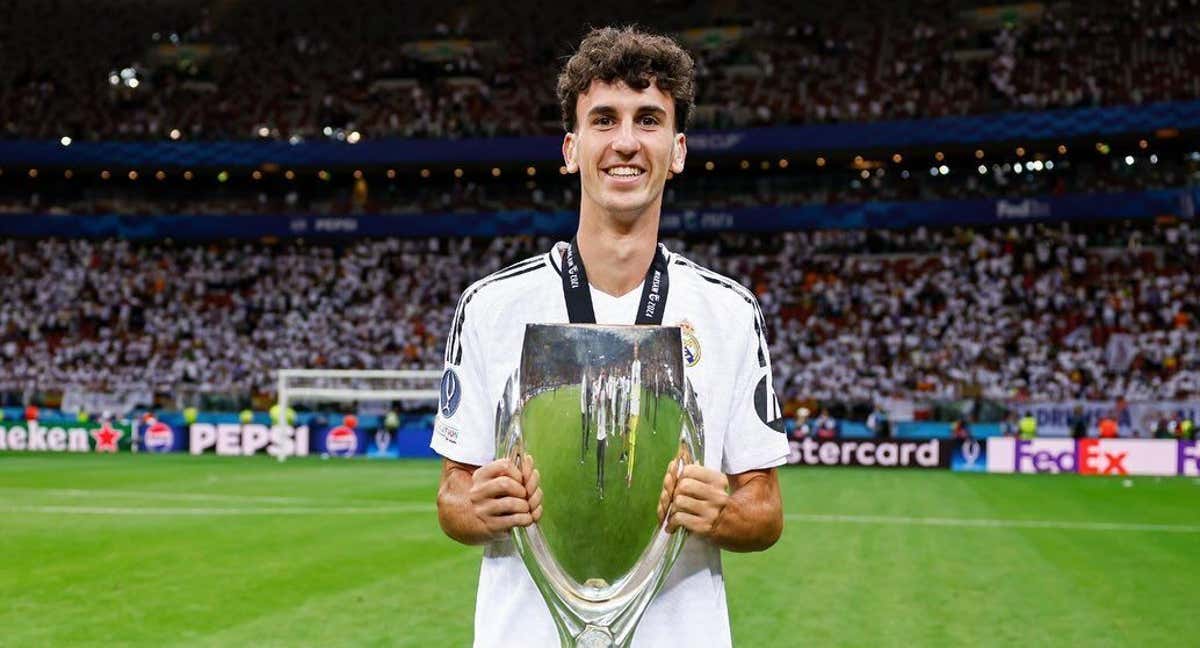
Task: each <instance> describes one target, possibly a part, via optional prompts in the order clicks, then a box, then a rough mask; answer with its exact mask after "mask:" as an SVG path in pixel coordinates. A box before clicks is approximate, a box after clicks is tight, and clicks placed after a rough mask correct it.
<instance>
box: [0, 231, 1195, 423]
mask: <svg viewBox="0 0 1200 648" xmlns="http://www.w3.org/2000/svg"><path fill="white" fill-rule="evenodd" d="M549 243H550V240H549V239H535V238H532V237H515V238H506V237H500V238H494V239H488V240H484V239H416V240H414V239H408V240H404V239H383V240H367V241H358V242H350V243H345V244H338V243H334V242H329V243H320V242H317V243H314V242H305V241H302V240H291V241H286V242H280V243H276V244H263V243H251V242H225V243H210V244H173V243H170V242H144V243H139V242H130V241H123V240H111V239H110V240H100V241H87V240H69V241H61V240H39V241H15V240H8V241H5V242H3V243H0V273H2V274H4V275H5V276H9V277H15V280H10V281H8V282H5V284H4V285H3V286H2V287H0V296H2V299H3V302H4V303H5V304H7V305H8V307H7V308H6V309H4V311H3V312H0V355H2V356H3V358H4V362H3V363H0V367H2V368H0V391H4V392H7V393H8V394H9V398H10V399H12V398H13V397H14V396H16V395H18V394H20V393H23V392H24V391H25V390H31V391H33V392H48V391H55V390H63V389H66V388H69V387H72V386H75V387H82V388H87V389H92V390H113V391H146V392H154V393H159V394H163V395H172V394H175V395H178V394H186V393H195V392H202V393H213V392H217V393H220V392H227V393H241V394H250V393H269V392H270V391H271V390H273V388H274V382H273V381H274V376H273V373H272V371H273V370H274V369H276V368H278V367H281V366H311V367H324V368H385V367H386V368H418V367H430V366H437V365H438V364H439V359H440V358H441V355H442V351H441V346H442V344H443V343H444V335H443V334H442V332H443V331H444V330H445V329H446V326H448V324H449V320H450V317H451V316H452V313H453V309H454V304H455V303H456V299H457V295H458V294H459V292H460V291H461V290H462V289H463V287H464V286H465V285H466V284H467V283H469V280H470V278H471V277H476V276H481V275H482V274H484V273H486V272H487V271H489V270H491V269H494V268H497V267H501V266H502V265H505V264H507V263H508V262H511V261H513V260H516V259H520V258H524V257H527V256H530V255H532V254H535V253H537V252H540V251H542V250H544V249H547V248H548V247H549ZM668 245H669V246H670V247H672V249H675V250H677V251H680V252H683V253H684V254H687V255H689V256H691V257H692V258H693V259H694V260H696V261H698V262H699V263H701V264H704V265H708V266H710V267H713V268H714V269H716V270H718V271H721V272H724V273H727V274H729V275H731V276H735V277H742V278H744V280H745V281H746V282H747V283H748V284H749V287H751V288H752V289H753V290H754V291H755V293H756V294H757V295H758V297H759V299H760V301H761V304H762V307H763V311H764V314H765V315H766V317H767V320H768V325H769V328H770V332H769V339H770V340H771V345H772V357H773V362H774V365H775V368H776V376H777V384H776V389H777V390H778V391H779V393H780V396H781V398H782V399H783V400H785V401H786V402H787V403H789V409H795V407H797V406H798V404H800V403H802V402H808V401H819V402H822V403H825V404H829V403H839V404H843V405H846V404H853V405H862V404H864V403H867V404H869V403H871V402H872V401H874V400H875V399H879V398H890V397H902V398H907V399H914V400H928V401H933V400H957V399H963V398H985V399H992V400H997V401H1003V400H1007V399H1011V398H1023V399H1034V400H1048V399H1054V400H1062V399H1066V400H1069V399H1073V398H1090V399H1103V398H1116V397H1123V398H1127V399H1130V400H1135V399H1174V398H1179V399H1184V398H1196V397H1198V396H1200V326H1198V325H1197V320H1198V318H1200V311H1198V309H1197V305H1196V301H1195V300H1194V299H1192V298H1191V295H1194V294H1195V293H1196V291H1197V290H1200V273H1198V272H1197V271H1196V266H1195V261H1194V260H1195V259H1196V258H1200V232H1197V231H1196V229H1195V228H1194V226H1192V225H1191V224H1189V223H1160V224H1154V223H1148V224H1141V225H1130V224H1123V223H1114V224H1109V225H1106V226H1101V225H1089V224H1082V225H1076V226H1075V227H1071V226H1068V225H1065V224H1064V225H1061V226H1041V225H1038V226H1034V225H1026V226H1020V227H1011V228H986V229H970V228H956V229H945V230H925V229H918V230H913V231H887V230H883V231H863V230H847V231H815V232H792V233H785V234H783V235H781V236H777V237H770V238H763V237H757V236H750V235H745V234H736V235H720V236H711V237H700V238H691V239H689V240H678V239H677V240H671V241H669V242H668ZM701 334H702V332H701Z"/></svg>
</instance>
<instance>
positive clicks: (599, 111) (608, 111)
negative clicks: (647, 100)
mask: <svg viewBox="0 0 1200 648" xmlns="http://www.w3.org/2000/svg"><path fill="white" fill-rule="evenodd" d="M634 113H635V114H646V113H652V114H655V115H662V116H666V114H667V111H666V110H664V109H663V108H662V107H661V106H656V105H654V104H644V105H641V106H638V107H637V110H635V111H634ZM615 114H617V109H616V107H614V106H609V105H607V104H601V105H599V106H592V108H591V109H590V110H588V111H587V116H588V117H591V116H593V115H615Z"/></svg>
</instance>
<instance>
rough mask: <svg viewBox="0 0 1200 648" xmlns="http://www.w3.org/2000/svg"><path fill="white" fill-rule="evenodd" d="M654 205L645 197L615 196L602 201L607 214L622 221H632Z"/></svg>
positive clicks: (652, 201) (651, 200)
mask: <svg viewBox="0 0 1200 648" xmlns="http://www.w3.org/2000/svg"><path fill="white" fill-rule="evenodd" d="M652 205H654V200H653V199H649V198H647V197H646V196H641V195H639V196H616V197H612V196H610V197H609V200H606V201H604V208H605V210H606V211H608V212H609V213H612V214H615V215H617V216H618V217H619V218H621V219H622V220H634V219H636V218H637V217H638V216H639V215H641V214H642V213H644V212H645V211H646V210H647V209H649V208H650V207H651V206H652Z"/></svg>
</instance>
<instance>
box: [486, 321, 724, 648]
mask: <svg viewBox="0 0 1200 648" xmlns="http://www.w3.org/2000/svg"><path fill="white" fill-rule="evenodd" d="M680 340H681V338H680V330H679V328H678V327H661V326H596V325H591V324H565V325H542V324H530V325H528V326H527V327H526V329H525V342H524V347H523V348H522V351H521V365H520V369H519V370H518V372H517V373H516V374H514V376H513V377H512V378H510V380H509V382H508V385H507V387H506V389H505V391H504V394H503V397H502V398H501V401H500V403H499V405H498V407H497V417H496V447H497V450H498V453H499V454H500V456H507V457H511V458H512V459H514V461H516V462H518V464H519V463H520V462H522V461H529V460H532V461H533V462H534V463H535V465H536V467H537V469H538V471H539V472H540V473H541V480H542V481H541V483H542V492H543V495H544V500H543V503H542V517H541V521H540V522H539V523H537V524H534V525H533V526H530V527H528V528H520V527H518V528H516V529H513V538H514V542H515V545H516V547H517V551H518V552H519V553H520V555H521V558H522V559H523V560H524V561H525V565H526V566H527V567H528V569H529V573H530V574H531V575H532V576H533V580H534V583H536V584H537V587H538V589H539V591H541V593H542V596H543V597H544V598H545V599H546V602H547V604H548V605H549V608H550V613H551V616H552V617H553V618H554V621H555V624H556V626H557V627H558V634H559V637H560V638H561V640H562V645H563V646H564V647H569V646H588V647H591V646H612V647H624V646H628V645H629V644H630V642H631V641H632V639H633V631H634V628H635V627H636V626H637V623H638V621H639V620H640V619H641V617H642V614H643V613H644V612H645V610H646V607H647V606H648V605H649V604H650V600H651V599H652V598H653V597H654V595H655V594H656V593H657V592H658V590H659V588H660V587H661V586H662V584H663V582H664V581H665V579H666V576H667V574H668V572H669V571H670V569H671V566H672V565H673V564H674V562H675V558H676V557H677V556H678V555H679V551H680V550H681V549H682V547H683V541H684V538H685V533H686V532H685V531H684V530H682V529H680V530H677V531H676V532H675V533H673V534H667V533H666V530H665V529H666V526H665V523H664V522H663V521H660V520H659V517H658V511H657V508H658V503H659V497H660V495H661V494H662V488H663V478H664V477H665V471H666V470H675V471H679V470H682V467H683V465H685V464H687V463H692V462H695V461H700V460H702V459H703V456H704V451H703V445H702V444H703V434H702V422H701V420H700V413H699V408H698V407H697V406H696V404H695V398H694V395H693V394H692V391H691V386H690V385H689V384H688V383H687V381H686V380H685V378H684V375H683V353H682V345H681V341H680ZM669 514H670V513H669V512H668V516H669Z"/></svg>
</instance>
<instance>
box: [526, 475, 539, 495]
mask: <svg viewBox="0 0 1200 648" xmlns="http://www.w3.org/2000/svg"><path fill="white" fill-rule="evenodd" d="M541 486H542V474H541V473H539V472H538V471H537V469H536V468H535V469H531V470H530V472H529V474H528V475H527V476H526V477H525V493H526V495H527V496H529V497H533V493H534V492H535V491H537V490H538V489H539V488H541Z"/></svg>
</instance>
